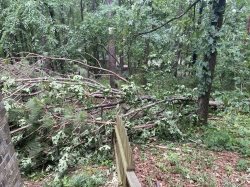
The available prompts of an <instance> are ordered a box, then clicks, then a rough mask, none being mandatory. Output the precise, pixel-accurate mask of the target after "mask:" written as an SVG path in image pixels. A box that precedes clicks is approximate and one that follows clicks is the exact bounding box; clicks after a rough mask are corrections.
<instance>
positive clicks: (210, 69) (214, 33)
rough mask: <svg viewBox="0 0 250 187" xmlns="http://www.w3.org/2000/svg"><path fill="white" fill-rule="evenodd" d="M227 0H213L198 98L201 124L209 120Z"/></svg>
mask: <svg viewBox="0 0 250 187" xmlns="http://www.w3.org/2000/svg"><path fill="white" fill-rule="evenodd" d="M225 7H226V0H213V1H212V14H211V22H210V26H211V27H209V31H208V34H209V41H212V42H210V43H209V47H208V51H206V53H205V54H204V62H206V63H205V65H204V66H203V68H202V72H201V77H202V79H201V81H202V82H200V83H201V84H202V85H203V88H202V92H201V93H200V96H199V98H198V107H199V108H198V115H199V121H200V123H201V124H206V123H207V120H208V105H209V98H210V93H211V89H212V80H213V77H214V71H215V66H216V61H217V49H216V47H217V42H218V40H219V36H218V32H219V31H220V29H221V27H222V25H223V15H224V12H225Z"/></svg>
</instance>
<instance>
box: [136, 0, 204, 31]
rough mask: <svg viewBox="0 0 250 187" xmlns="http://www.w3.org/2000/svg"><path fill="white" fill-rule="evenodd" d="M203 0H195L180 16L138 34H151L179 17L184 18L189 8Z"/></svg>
mask: <svg viewBox="0 0 250 187" xmlns="http://www.w3.org/2000/svg"><path fill="white" fill-rule="evenodd" d="M200 1H201V0H196V1H195V2H193V3H192V4H191V5H190V6H189V7H188V8H187V9H186V10H185V11H184V12H183V13H182V14H181V15H179V16H176V17H173V18H171V19H170V20H168V21H167V22H165V23H163V24H162V25H160V26H158V27H155V28H153V29H151V30H149V31H144V32H140V33H138V34H137V35H136V36H141V35H145V34H149V33H151V32H154V31H157V30H158V29H160V28H162V27H164V26H166V25H167V24H169V23H171V22H173V21H175V20H177V19H180V18H182V17H183V16H184V15H185V14H186V13H188V11H189V10H191V9H192V8H193V7H194V6H195V5H196V4H197V3H199V2H200Z"/></svg>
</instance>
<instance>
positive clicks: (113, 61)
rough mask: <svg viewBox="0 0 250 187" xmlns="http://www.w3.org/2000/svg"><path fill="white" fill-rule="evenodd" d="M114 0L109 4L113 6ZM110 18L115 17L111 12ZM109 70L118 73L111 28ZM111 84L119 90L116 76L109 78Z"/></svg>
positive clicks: (109, 0) (108, 1) (110, 28)
mask: <svg viewBox="0 0 250 187" xmlns="http://www.w3.org/2000/svg"><path fill="white" fill-rule="evenodd" d="M112 3H113V0H107V4H108V5H111V4H112ZM108 16H109V18H110V19H112V17H113V15H112V12H111V11H110V13H109V15H108ZM108 57H109V60H108V69H109V70H110V71H113V72H116V59H115V58H116V50H115V38H114V28H112V27H109V42H108ZM109 83H110V86H111V88H117V84H116V82H115V77H114V75H110V76H109Z"/></svg>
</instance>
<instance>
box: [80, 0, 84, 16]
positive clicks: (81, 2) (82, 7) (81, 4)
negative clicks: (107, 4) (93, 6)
mask: <svg viewBox="0 0 250 187" xmlns="http://www.w3.org/2000/svg"><path fill="white" fill-rule="evenodd" d="M80 7H81V9H80V11H81V20H82V21H83V10H84V4H83V0H81V1H80Z"/></svg>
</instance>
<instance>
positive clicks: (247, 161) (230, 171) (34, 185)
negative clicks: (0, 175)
mask: <svg viewBox="0 0 250 187" xmlns="http://www.w3.org/2000/svg"><path fill="white" fill-rule="evenodd" d="M133 153H134V160H135V166H136V174H137V176H138V178H139V180H140V182H141V184H142V187H171V186H172V187H195V186H207V187H213V186H214V187H220V186H223V187H234V186H241V187H249V186H250V171H249V168H250V158H246V157H245V158H243V157H242V156H241V155H240V154H238V153H235V152H228V151H211V150H207V149H206V148H205V147H202V146H200V145H199V146H198V145H197V144H194V143H186V144H177V143H169V144H165V145H160V144H156V143H151V144H146V145H138V144H137V145H134V146H133ZM83 171H84V173H86V171H87V172H88V173H89V176H91V174H93V175H95V173H96V172H100V171H102V172H103V173H105V175H106V176H105V177H106V180H107V179H108V181H109V182H108V183H107V184H106V185H105V187H116V186H117V182H116V183H114V182H112V180H114V178H113V176H112V175H113V174H112V172H111V173H110V169H109V168H107V166H94V167H92V168H91V167H90V166H88V167H85V168H81V169H79V170H77V171H76V172H77V173H79V172H83ZM76 172H72V173H71V174H70V175H74V173H76ZM105 177H104V178H105ZM48 178H49V177H46V178H43V179H39V180H37V181H31V180H28V181H26V182H25V186H26V187H42V186H45V185H44V184H45V183H46V182H48V181H49V179H48ZM82 186H83V187H84V186H85V185H84V184H82ZM94 186H95V185H93V187H94ZM96 186H99V185H96Z"/></svg>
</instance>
